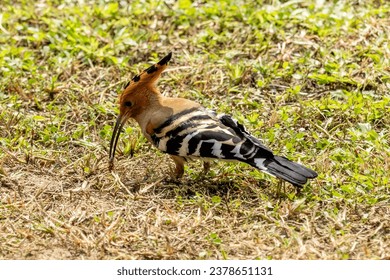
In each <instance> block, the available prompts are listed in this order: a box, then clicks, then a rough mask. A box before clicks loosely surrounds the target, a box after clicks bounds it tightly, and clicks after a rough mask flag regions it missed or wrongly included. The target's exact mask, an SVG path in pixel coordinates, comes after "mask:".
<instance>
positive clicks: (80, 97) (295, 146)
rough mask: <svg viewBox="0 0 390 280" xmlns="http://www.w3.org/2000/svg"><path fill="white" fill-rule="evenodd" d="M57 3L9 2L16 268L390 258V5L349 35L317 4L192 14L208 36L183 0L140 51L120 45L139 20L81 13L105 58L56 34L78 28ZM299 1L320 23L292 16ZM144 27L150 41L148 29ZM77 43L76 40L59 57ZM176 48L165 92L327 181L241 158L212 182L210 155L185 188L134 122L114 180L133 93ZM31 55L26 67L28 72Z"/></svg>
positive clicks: (8, 230) (1, 239)
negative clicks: (25, 263) (111, 148)
mask: <svg viewBox="0 0 390 280" xmlns="http://www.w3.org/2000/svg"><path fill="white" fill-rule="evenodd" d="M41 2H42V3H41V5H37V6H34V7H33V8H31V7H30V9H29V8H28V7H29V5H30V4H27V2H25V1H18V3H19V4H18V5H16V4H15V8H14V10H13V13H14V14H13V13H11V12H10V11H12V9H11V8H10V7H9V6H7V5H5V6H4V7H3V8H1V9H3V10H1V9H0V12H2V13H3V14H4V15H5V16H4V18H3V23H2V24H1V21H0V27H3V28H4V29H6V30H7V31H8V32H9V34H5V35H4V34H3V37H0V39H1V41H0V43H1V42H3V43H5V42H8V41H7V40H11V39H10V38H13V39H12V40H15V42H13V41H10V42H11V43H13V44H14V45H15V46H17V47H15V50H13V51H15V53H14V54H8V53H6V51H5V49H0V53H1V51H3V53H2V57H1V58H3V57H6V58H7V59H4V61H0V67H2V68H1V69H3V70H4V69H8V70H7V71H8V72H6V71H5V72H4V78H3V79H2V80H1V81H0V112H1V114H0V128H1V130H0V143H1V147H0V258H1V259H268V258H269V259H390V203H389V201H390V195H389V193H390V190H389V185H388V184H389V182H390V181H389V176H388V174H389V172H390V152H389V151H390V148H389V142H388V139H389V137H390V122H389V120H390V110H389V108H390V98H389V94H388V87H389V72H388V71H389V69H390V68H389V52H388V48H386V44H385V43H384V41H385V40H384V39H383V38H387V39H388V35H389V32H388V28H387V27H388V17H386V14H387V15H388V11H389V7H388V6H384V7H382V8H381V6H379V7H377V6H375V3H374V4H372V5H371V4H370V5H369V4H367V5H366V6H364V5H363V6H364V7H365V8H364V9H363V8H360V7H357V8H351V10H348V13H351V14H352V15H353V16H354V17H349V16H348V14H347V15H344V16H343V14H341V16H340V18H339V19H338V20H339V21H336V23H337V27H336V29H337V30H338V31H339V32H340V34H337V32H335V31H333V30H334V29H333V25H332V22H330V21H331V20H333V19H332V18H323V17H326V14H324V13H325V12H321V11H318V10H315V9H314V10H312V9H311V8H310V7H309V6H305V5H306V4H304V1H302V3H299V1H296V3H295V4H294V3H293V4H291V8H289V6H288V5H283V4H282V3H278V2H277V1H275V3H273V6H272V5H265V6H264V10H262V9H260V7H257V8H258V10H259V11H265V10H267V9H268V10H270V11H274V12H273V13H272V12H270V13H269V14H267V13H264V14H261V13H260V12H259V15H258V17H259V20H258V21H259V22H261V24H260V23H258V22H257V18H250V17H249V19H246V20H248V22H249V21H250V20H252V22H249V23H248V22H246V23H244V20H243V19H240V18H237V17H236V14H235V13H236V10H235V9H233V8H229V7H230V6H232V5H230V6H229V7H228V8H227V7H225V8H226V11H225V10H224V9H222V8H221V10H222V11H221V14H219V11H210V10H207V12H205V14H202V15H201V13H200V12H199V11H198V10H197V11H193V12H194V13H195V14H194V15H193V18H196V17H197V16H199V17H205V18H201V20H200V22H201V23H202V24H200V26H194V25H191V20H193V18H190V20H189V22H187V18H186V17H182V16H180V11H181V10H182V11H184V12H188V11H190V10H188V11H187V10H186V9H190V8H191V7H187V8H186V7H180V8H178V7H176V8H175V9H170V8H169V7H167V6H169V5H171V4H169V2H167V3H166V5H162V6H159V8H158V9H155V10H153V12H151V13H150V14H149V12H150V11H147V10H144V12H140V14H137V17H138V18H136V19H132V18H130V19H129V20H130V23H128V24H129V26H130V27H132V28H130V27H127V28H128V29H126V30H127V32H129V34H131V36H133V37H132V38H134V40H136V39H137V38H138V39H137V40H138V41H137V43H138V46H137V48H135V47H134V46H132V45H131V43H129V45H118V44H119V43H118V42H116V43H115V44H116V45H115V44H113V46H114V47H113V46H111V45H110V44H111V43H112V42H113V41H115V40H116V39H115V38H116V37H115V36H117V34H119V31H118V30H120V28H122V26H121V24H122V23H121V20H125V19H126V17H125V16H126V15H127V14H126V11H125V10H123V11H122V10H119V11H117V12H115V13H113V14H108V15H107V14H104V13H106V12H101V11H100V10H99V12H96V11H95V12H91V11H90V10H88V8H85V7H84V6H81V8H80V9H81V11H83V13H84V16H85V18H83V21H82V23H80V24H81V25H84V24H85V26H89V27H90V28H91V30H92V31H93V32H96V34H94V36H91V38H92V37H93V38H96V40H97V41H98V42H99V46H100V47H101V48H104V47H105V46H106V45H105V42H106V43H107V42H108V43H107V44H108V45H109V46H110V47H107V48H106V49H104V51H103V53H109V55H108V54H107V56H104V55H102V56H99V55H98V54H97V53H99V50H100V48H99V49H98V50H97V51H96V53H93V54H91V53H88V52H87V51H85V50H84V49H83V50H84V51H80V52H79V51H75V49H77V48H79V47H80V45H82V46H83V47H84V48H87V47H90V45H89V41H86V42H84V41H83V40H84V39H85V38H84V37H83V38H81V37H80V38H81V39H80V42H79V45H77V46H76V45H74V43H73V41H72V40H71V39H69V38H72V37H71V36H76V35H77V32H76V33H75V34H76V35H75V34H73V33H71V32H70V31H69V34H72V35H69V34H65V33H64V34H61V33H58V34H59V35H58V36H57V37H55V36H54V35H53V34H52V33H51V32H54V31H53V30H57V29H56V28H57V27H58V26H57V25H56V24H58V21H54V20H53V18H54V19H58V20H59V22H61V24H63V25H64V26H65V25H66V24H68V25H69V26H68V27H67V28H69V30H71V29H72V26H73V25H72V24H75V25H77V23H78V21H77V20H76V18H77V15H78V14H77V11H76V10H75V9H77V7H73V6H72V5H68V6H67V5H65V8H63V9H57V7H58V5H55V4H52V5H49V4H47V3H46V2H45V1H41ZM54 2H55V1H54ZM184 2H185V1H184ZM228 2H229V1H228ZM374 2H375V1H374ZM153 3H154V2H153ZM367 3H371V2H370V1H367ZM45 5H47V6H48V7H50V9H51V10H50V9H49V11H50V12H49V13H47V14H45V12H44V9H43V8H42V7H46V6H45ZM137 5H138V4H137V3H135V4H134V7H133V9H135V10H134V12H136V11H137V10H136V8H137V7H138V6H139V5H138V6H137ZM156 5H157V4H156ZM172 5H173V4H172ZM199 5H200V4H199ZM327 5H328V4H327ZM329 5H331V4H329ZM152 6H153V5H152ZM97 7H100V8H99V9H101V10H102V11H103V7H107V5H103V4H101V5H100V4H99V5H97ZM153 7H154V6H153ZM153 7H152V8H153ZM261 7H263V6H261ZM272 7H273V8H272ZM138 8H139V7H138ZM152 8H151V9H152ZM298 8H300V9H303V10H304V11H305V12H302V15H304V14H305V13H309V15H311V17H312V18H310V17H309V20H306V21H305V20H303V19H302V21H303V22H304V24H303V23H302V22H301V21H300V20H297V19H294V20H293V21H288V20H284V21H282V20H280V19H279V18H280V17H283V15H285V16H286V17H287V18H289V16H291V17H292V14H293V11H295V10H297V9H298ZM83 9H85V10H83ZM96 9H97V10H98V8H96ZM143 9H148V8H143ZM180 9H181V10H180ZM241 9H243V10H244V11H243V12H242V13H243V14H245V13H247V14H248V15H250V14H251V13H250V12H251V11H250V10H248V9H250V7H248V6H245V5H243V6H242V7H241ZM245 9H246V10H245ZM381 9H383V11H382V10H381ZM336 10H337V9H336ZM20 11H24V13H25V14H24V15H23V16H20V15H19V13H21V12H20ZM28 11H31V13H32V14H29V13H28ZM275 11H276V12H275ZM138 12H139V11H138ZM225 12H226V14H225ZM364 12H367V14H364ZM55 13H58V14H55ZM166 13H168V14H169V13H175V15H178V16H177V17H175V16H174V15H172V14H170V16H171V17H167V16H166V15H165V14H166ZM207 13H210V18H212V16H211V14H212V13H215V14H214V15H213V16H214V19H213V20H210V18H208V14H207ZM283 13H285V14H283ZM42 14H43V15H46V18H45V21H43V20H39V18H40V17H37V15H40V16H41V15H42ZM47 15H50V16H47ZM64 15H66V16H64ZM75 15H76V16H75ZM357 15H359V17H358V16H357ZM67 16H70V17H72V16H75V20H74V21H73V22H72V21H70V22H67V21H66V18H67ZM94 16H95V18H94ZM262 16H263V17H264V18H263V20H264V22H262V21H261V17H262ZM267 16H269V17H271V18H267ZM321 17H322V18H321ZM97 19H99V20H101V21H102V22H106V23H107V24H111V23H112V25H110V26H111V27H110V28H111V29H110V28H108V29H107V30H108V31H107V30H106V31H104V32H107V34H106V33H102V32H103V31H102V30H100V29H99V28H100V27H99V26H100V25H97V27H96V26H94V25H93V24H94V22H95V20H97ZM141 20H143V22H144V24H145V26H147V30H148V31H149V33H148V34H152V35H150V37H145V36H149V35H145V36H144V37H142V36H141V35H142V34H143V33H142V32H143V31H142V27H140V26H139V22H140V21H141ZM214 20H216V21H217V23H215V25H213V27H211V28H210V29H207V30H206V27H205V26H209V25H210V22H213V21H214ZM328 21H329V23H328ZM355 21H356V22H355ZM314 22H315V23H316V24H317V23H318V24H319V22H321V23H322V29H321V30H320V31H321V32H323V33H321V32H320V31H315V30H316V28H318V26H316V25H315V24H314ZM12 24H20V25H21V26H30V27H31V26H32V27H35V28H38V29H39V28H41V29H42V30H44V31H45V32H47V35H45V36H47V37H44V39H43V40H38V39H36V38H32V37H33V36H32V37H31V38H30V37H29V36H27V35H29V34H30V33H29V32H30V31H28V30H27V29H26V30H23V29H17V28H15V29H13V27H12ZM256 24H258V25H256ZM153 26H154V27H153ZM345 26H348V27H345ZM67 28H63V29H61V30H63V31H62V32H68V31H67V30H68V29H67ZM260 28H262V29H261V30H260ZM344 28H349V29H348V30H347V31H346V30H344ZM157 29H158V30H162V31H158V32H156V33H152V31H153V30H157ZM80 30H81V31H80ZM80 30H78V31H80V34H82V32H84V31H83V29H80ZM221 30H225V32H226V34H225V33H221V32H222V31H221ZM256 30H260V31H261V34H257V33H255V31H256ZM290 30H292V31H291V33H289V32H290ZM212 31H215V32H216V34H214V35H209V37H208V39H207V40H208V41H207V40H206V39H204V38H203V36H204V37H205V38H206V37H207V36H206V35H207V34H206V33H207V32H210V33H211V32H212ZM56 32H60V31H58V30H57V31H56ZM131 32H134V33H131ZM201 32H204V33H205V34H203V33H201ZM125 33H126V32H125ZM55 34H57V33H55ZM140 34H141V35H140ZM156 34H158V36H159V37H158V39H155V38H154V37H153V36H157V35H156ZM346 34H348V36H347V35H346ZM16 35H18V36H19V37H17V36H16ZM65 35H67V36H69V37H66V36H65ZM7 36H9V37H7ZM15 36H16V37H15ZM61 36H64V38H65V37H66V38H67V39H66V40H64V41H63V42H62V41H61V42H57V41H56V42H55V44H54V46H53V45H52V44H53V43H52V41H51V40H57V39H58V38H59V37H61ZM80 36H81V35H80ZM105 36H106V37H105ZM118 36H119V35H118ZM137 36H140V37H137ZM163 36H166V37H163ZM197 36H198V37H197ZM199 36H200V37H201V38H199ZM217 36H220V37H217ZM260 36H263V38H260ZM15 38H16V39H15ZM215 38H217V39H215ZM34 40H35V41H34ZM58 40H59V39H58ZM85 40H87V39H85ZM203 40H206V41H205V42H204V41H203ZM65 42H67V44H69V46H68V45H66V44H65ZM11 43H9V44H11ZM60 43H61V44H63V45H61V44H60ZM7 44H8V43H7ZM72 44H73V45H72ZM91 45H93V44H92V43H91ZM43 46H50V47H51V49H49V50H46V51H47V52H48V53H46V54H44V53H42V52H41V50H42V49H43ZM0 48H2V47H1V44H0ZM8 48H11V47H10V45H8ZM17 48H19V49H17ZM150 48H152V49H153V50H154V51H156V52H157V53H154V52H152V53H153V54H151V51H150ZM62 50H63V51H62ZM171 50H173V51H174V59H173V63H172V65H171V68H170V70H169V71H168V72H167V73H165V74H164V76H163V78H162V80H161V82H160V85H161V89H162V91H163V92H164V94H169V95H171V96H182V97H187V98H191V99H194V100H197V101H199V102H201V103H203V104H204V105H205V106H208V107H214V108H218V110H219V111H221V112H223V111H225V112H228V113H231V114H233V115H234V116H235V117H236V118H238V119H240V120H241V121H242V122H244V123H245V125H246V126H247V127H248V128H249V130H251V131H253V132H254V133H255V134H256V135H258V136H259V137H262V138H263V139H264V142H266V143H267V145H269V146H271V147H272V149H274V150H275V151H277V153H279V154H283V155H287V156H289V157H291V158H293V159H295V160H300V161H301V162H303V163H304V164H305V165H307V166H310V167H312V168H314V169H315V170H317V171H318V172H319V173H320V176H319V177H318V179H316V180H314V181H312V182H311V183H310V185H308V186H306V187H305V188H303V189H302V190H300V191H297V190H295V189H294V188H293V187H292V186H290V185H288V184H283V183H281V182H278V181H277V180H275V179H271V178H269V177H268V176H265V175H263V174H260V173H259V172H257V171H255V170H253V169H251V168H250V167H248V166H244V165H240V164H233V163H216V164H215V165H214V166H213V168H212V171H211V173H210V174H209V175H207V176H205V177H202V176H201V174H200V171H201V163H199V162H193V163H190V164H189V167H188V168H187V170H186V176H185V178H184V179H183V180H182V181H180V182H174V181H172V180H170V176H169V174H170V173H171V172H172V171H171V168H173V163H172V162H171V161H170V159H169V158H168V157H167V156H166V155H163V154H161V153H159V152H158V151H157V150H156V149H155V148H153V147H152V146H151V145H150V144H148V143H146V142H145V139H144V138H143V137H142V136H141V135H140V132H139V129H138V128H137V126H136V124H135V123H130V124H129V125H128V126H127V128H126V130H125V131H124V133H122V138H121V142H120V144H119V149H118V153H117V158H116V162H115V170H114V171H113V172H112V173H110V172H109V171H108V168H107V167H108V152H107V147H108V145H109V139H110V136H111V125H112V124H113V122H114V119H115V116H116V114H117V109H116V99H117V94H118V92H120V91H121V88H122V86H123V85H124V84H125V83H126V81H127V80H128V79H129V78H130V77H131V76H132V75H134V74H136V73H138V72H139V71H140V70H142V69H143V68H144V67H145V66H146V65H147V64H148V63H149V62H150V61H156V60H157V56H158V55H164V54H166V53H167V52H168V51H171ZM72 51H73V52H72ZM332 51H333V53H332ZM30 52H31V53H30ZM116 52H117V53H116ZM126 52H128V53H131V54H134V56H130V57H128V56H126V55H125V53H126ZM27 53H30V54H29V56H27V57H24V59H22V61H23V63H25V64H23V65H22V66H13V65H14V64H12V63H14V62H15V61H16V62H15V63H16V64H15V65H18V64H17V59H16V58H15V57H17V56H18V55H25V56H26V54H27ZM157 54H158V55H157ZM66 55H68V56H69V57H70V59H69V60H66V59H67V58H66ZM151 55H152V56H153V58H152V57H150V56H151ZM111 56H113V57H117V58H120V57H126V59H128V61H122V62H116V63H115V61H114V60H113V58H112V57H111ZM8 58H12V59H14V60H12V59H8ZM60 58H62V59H64V60H61V59H60ZM30 60H31V61H32V62H30ZM64 61H65V62H64ZM107 61H108V62H107ZM113 61H114V62H113ZM12 67H15V68H12ZM359 67H360V68H359ZM10 69H13V70H10ZM26 69H29V71H27V70H26ZM324 69H328V70H327V71H325V72H324ZM329 69H330V70H329ZM346 73H347V74H346ZM131 155H132V156H131Z"/></svg>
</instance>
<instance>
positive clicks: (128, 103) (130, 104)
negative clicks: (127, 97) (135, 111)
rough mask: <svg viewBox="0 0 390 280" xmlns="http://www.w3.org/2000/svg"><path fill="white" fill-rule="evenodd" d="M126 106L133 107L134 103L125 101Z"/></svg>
mask: <svg viewBox="0 0 390 280" xmlns="http://www.w3.org/2000/svg"><path fill="white" fill-rule="evenodd" d="M125 106H126V107H131V106H133V103H132V102H131V101H126V102H125Z"/></svg>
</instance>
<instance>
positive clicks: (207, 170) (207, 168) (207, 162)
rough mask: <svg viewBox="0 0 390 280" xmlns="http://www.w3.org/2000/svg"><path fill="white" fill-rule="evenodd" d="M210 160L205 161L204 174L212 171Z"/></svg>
mask: <svg viewBox="0 0 390 280" xmlns="http://www.w3.org/2000/svg"><path fill="white" fill-rule="evenodd" d="M210 165H211V164H210V162H209V161H204V162H203V174H204V175H207V173H209V171H210Z"/></svg>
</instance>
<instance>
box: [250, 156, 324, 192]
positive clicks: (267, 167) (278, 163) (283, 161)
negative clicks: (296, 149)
mask: <svg viewBox="0 0 390 280" xmlns="http://www.w3.org/2000/svg"><path fill="white" fill-rule="evenodd" d="M254 163H255V164H252V165H253V166H254V167H257V168H258V169H260V170H261V171H263V172H266V173H268V174H270V175H273V176H275V177H277V178H280V179H283V180H286V181H287V182H290V183H291V184H293V185H294V186H296V187H301V186H302V185H304V184H305V183H306V182H307V180H308V179H313V178H315V177H317V173H316V172H314V171H313V170H311V169H309V168H307V167H305V166H303V165H301V164H299V163H296V162H293V161H291V160H289V159H287V158H285V157H279V156H274V157H273V158H268V159H259V160H255V161H254Z"/></svg>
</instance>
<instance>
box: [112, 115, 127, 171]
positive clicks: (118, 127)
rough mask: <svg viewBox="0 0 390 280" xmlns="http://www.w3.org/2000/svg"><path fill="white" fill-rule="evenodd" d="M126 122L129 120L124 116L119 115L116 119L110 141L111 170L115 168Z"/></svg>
mask: <svg viewBox="0 0 390 280" xmlns="http://www.w3.org/2000/svg"><path fill="white" fill-rule="evenodd" d="M126 121H127V118H126V117H124V116H123V115H119V116H118V118H117V119H116V123H115V126H114V130H113V132H112V136H111V141H110V160H109V163H108V168H109V170H112V168H113V167H114V157H115V150H116V145H117V144H118V140H119V135H120V134H121V131H122V128H123V126H124V125H125V123H126Z"/></svg>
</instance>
